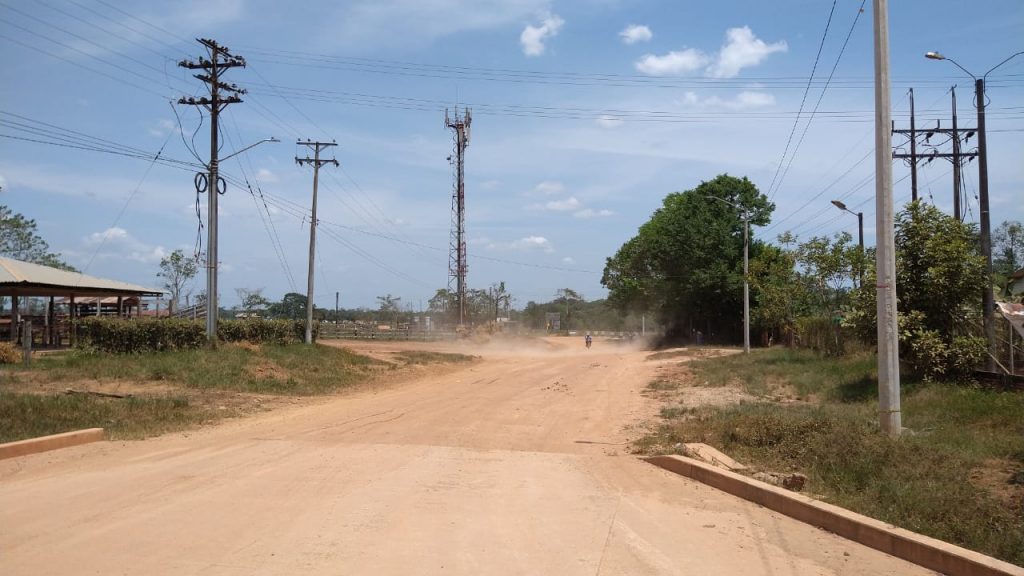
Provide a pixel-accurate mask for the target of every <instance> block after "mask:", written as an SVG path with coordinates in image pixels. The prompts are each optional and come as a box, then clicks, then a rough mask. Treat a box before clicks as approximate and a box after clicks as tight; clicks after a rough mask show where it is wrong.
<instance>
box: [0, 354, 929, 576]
mask: <svg viewBox="0 0 1024 576" xmlns="http://www.w3.org/2000/svg"><path fill="white" fill-rule="evenodd" d="M351 347H352V348H354V349H355V350H356V351H360V352H363V351H368V352H371V353H373V354H375V355H377V356H386V355H387V354H388V353H392V352H394V351H396V350H408V349H423V350H440V351H450V352H461V353H465V354H474V355H478V356H481V357H482V360H481V361H478V362H475V363H473V364H471V365H466V366H464V367H459V368H457V369H455V370H449V371H445V372H442V373H432V372H431V371H426V372H424V373H423V374H422V375H420V376H419V377H417V378H413V379H404V381H403V382H402V383H400V384H395V385H391V386H374V387H369V388H367V389H365V390H363V391H360V392H357V393H353V394H346V395H344V396H339V397H337V398H334V399H330V400H329V401H324V402H317V403H313V404H306V405H298V406H294V407H290V408H283V409H279V410H275V411H273V412H269V413H264V414H260V415H257V416H254V417H250V418H246V419H242V420H233V421H229V422H228V423H226V424H224V425H222V426H218V427H214V428H209V429H204V430H200V431H198V432H190V433H183V434H173V435H167V436H164V437H160V438H156V439H151V440H147V441H143V442H116V443H114V442H107V443H99V444H93V445H88V446H82V447H77V448H70V449H66V450H62V451H57V452H51V453H46V454H39V455H35V456H29V457H24V458H18V459H12V460H7V461H2V462H0V572H2V573H3V574H5V575H8V576H13V575H20V574H26V575H27V574H32V575H35V574H103V575H107V574H150V575H162V574H168V575H169V574H175V575H177V574H203V575H243V574H244V575H247V576H248V575H254V574H558V575H559V576H568V575H575V574H586V575H593V574H695V575H696V574H700V575H706V574H744V575H756V574H772V575H791V574H929V573H930V572H928V571H925V570H923V569H920V568H918V567H915V566H913V565H911V564H907V563H905V562H903V561H900V560H897V559H894V558H891V557H889V556H886V555H884V554H882V553H879V552H876V551H874V550H870V549H867V548H864V547H862V546H860V545H857V544H854V543H851V542H848V541H846V540H843V539H841V538H838V537H836V536H833V535H831V534H828V533H825V532H823V531H821V530H818V529H815V528H811V527H809V526H806V525H804V524H801V523H799V522H796V521H794V520H791V519H789V518H786V517H783V516H780V515H778V514H775V513H773V512H770V511H767V510H765V509H763V508H761V507H759V506H756V505H752V504H750V503H748V502H746V501H743V500H740V499H737V498H734V497H732V496H728V495H726V494H723V493H721V492H718V491H716V490H714V489H711V488H708V487H706V486H703V485H701V484H697V483H695V482H692V481H690V480H687V479H684V478H681V477H678V476H675V475H672V474H670V473H668V472H665V471H663V470H661V469H659V468H656V467H653V466H651V465H648V464H646V463H644V462H642V461H640V460H638V459H637V458H635V457H634V456H631V455H629V454H628V452H627V446H626V444H627V443H628V441H629V440H630V439H631V438H632V437H634V436H635V435H637V434H638V433H639V429H638V426H640V425H641V424H642V423H643V422H644V421H645V420H647V419H649V418H651V417H652V415H653V414H654V413H655V412H656V410H657V402H656V401H655V400H654V399H652V398H650V397H648V396H645V395H644V394H642V391H643V390H644V388H645V386H646V385H647V383H648V382H649V381H650V380H651V379H652V378H653V377H654V374H655V371H656V369H657V362H647V361H645V357H646V356H647V353H644V352H641V351H638V350H635V349H630V348H625V347H618V346H613V345H611V344H609V343H604V342H601V341H597V342H596V343H595V347H594V348H593V349H592V350H589V351H588V350H585V349H584V348H583V346H582V338H580V339H578V341H576V340H572V341H569V340H564V339H563V340H557V339H552V340H546V341H539V342H536V343H532V344H523V343H520V344H517V345H514V346H513V345H510V344H508V343H500V342H494V341H492V342H490V343H475V344H474V343H448V344H443V345H442V344H410V343H400V342H396V343H378V342H366V343H363V342H359V343H354V344H352V346H351Z"/></svg>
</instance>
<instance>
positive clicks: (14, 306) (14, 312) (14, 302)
mask: <svg viewBox="0 0 1024 576" xmlns="http://www.w3.org/2000/svg"><path fill="white" fill-rule="evenodd" d="M20 320H21V314H20V313H19V312H18V295H17V294H12V295H11V342H17V341H18V322H19V321H20Z"/></svg>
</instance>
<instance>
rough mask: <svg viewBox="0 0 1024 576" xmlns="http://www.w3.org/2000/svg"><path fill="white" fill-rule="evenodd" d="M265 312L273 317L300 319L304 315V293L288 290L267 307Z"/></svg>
mask: <svg viewBox="0 0 1024 576" xmlns="http://www.w3.org/2000/svg"><path fill="white" fill-rule="evenodd" d="M267 314H268V315H270V316H272V317H274V318H287V319H289V320H302V319H304V318H305V317H306V295H305V294H299V293H298V292H289V293H287V294H285V295H284V297H283V298H281V301H280V302H275V303H273V304H271V305H270V306H269V308H268V309H267Z"/></svg>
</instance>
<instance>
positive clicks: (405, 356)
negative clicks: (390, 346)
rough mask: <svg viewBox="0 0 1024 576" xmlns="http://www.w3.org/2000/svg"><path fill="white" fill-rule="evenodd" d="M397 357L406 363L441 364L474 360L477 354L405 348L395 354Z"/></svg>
mask: <svg viewBox="0 0 1024 576" xmlns="http://www.w3.org/2000/svg"><path fill="white" fill-rule="evenodd" d="M395 358H397V359H398V360H401V361H402V362H404V363H406V364H439V363H453V362H472V361H473V360H475V359H476V356H470V355H468V354H453V353H447V352H425V351H422V350H404V351H402V352H398V353H397V354H395Z"/></svg>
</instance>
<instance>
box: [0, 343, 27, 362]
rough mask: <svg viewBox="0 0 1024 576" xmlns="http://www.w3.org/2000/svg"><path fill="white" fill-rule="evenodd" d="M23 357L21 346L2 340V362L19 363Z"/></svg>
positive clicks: (0, 357) (0, 356) (0, 355)
mask: <svg viewBox="0 0 1024 576" xmlns="http://www.w3.org/2000/svg"><path fill="white" fill-rule="evenodd" d="M21 358H22V356H21V348H18V347H17V346H15V345H14V344H11V343H10V342H0V364H17V363H18V362H21Z"/></svg>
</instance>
